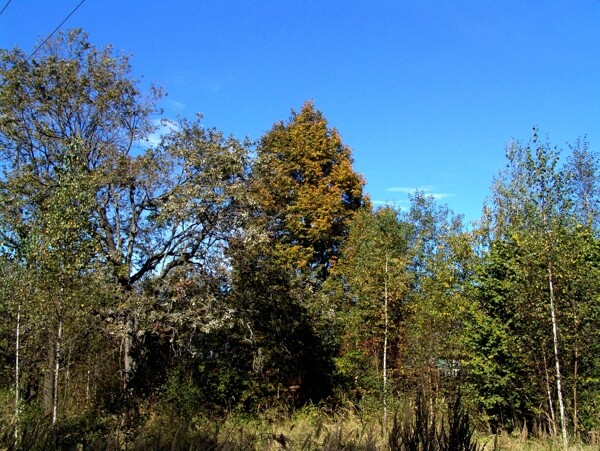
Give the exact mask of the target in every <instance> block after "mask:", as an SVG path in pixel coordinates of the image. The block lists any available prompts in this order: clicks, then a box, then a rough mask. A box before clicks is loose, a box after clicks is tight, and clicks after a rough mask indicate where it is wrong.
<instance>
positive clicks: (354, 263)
mask: <svg viewBox="0 0 600 451" xmlns="http://www.w3.org/2000/svg"><path fill="white" fill-rule="evenodd" d="M409 234H410V227H409V225H408V224H406V223H403V222H401V221H400V220H399V219H398V213H397V212H396V211H395V210H393V209H391V208H384V209H380V210H378V211H377V212H375V213H372V212H370V211H368V210H363V211H361V212H359V213H358V214H357V215H356V216H355V218H354V220H353V221H352V223H351V226H350V234H349V236H348V240H347V242H346V244H345V245H344V247H343V251H342V256H341V258H340V260H339V263H338V265H337V266H336V267H335V268H334V272H333V277H332V279H331V280H330V281H329V283H328V286H327V287H326V288H327V289H328V290H329V291H330V296H332V297H333V296H334V294H335V293H337V296H339V300H338V301H337V306H336V310H337V312H338V321H339V322H340V324H341V326H340V328H341V351H340V355H339V357H338V358H337V359H336V365H337V369H338V373H339V375H340V376H341V377H342V378H343V379H344V380H345V381H346V383H348V384H349V385H350V387H352V390H354V391H355V392H356V394H357V395H358V397H359V399H360V397H362V396H365V395H375V394H382V393H383V391H382V390H383V386H382V383H381V381H382V374H383V368H384V366H385V367H386V372H387V373H389V377H390V379H396V380H397V379H398V376H399V374H400V373H401V372H402V368H399V367H398V363H399V359H398V356H399V354H401V353H404V351H405V349H404V346H403V337H404V330H403V328H402V327H401V324H402V322H403V321H404V320H405V318H406V309H407V306H406V298H407V296H408V293H409V290H410V275H409V273H408V263H409V253H408V239H409ZM384 355H385V358H384ZM388 355H389V357H388ZM384 360H385V361H384ZM384 363H385V365H384ZM387 376H388V374H386V377H387Z"/></svg>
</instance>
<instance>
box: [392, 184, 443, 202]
mask: <svg viewBox="0 0 600 451" xmlns="http://www.w3.org/2000/svg"><path fill="white" fill-rule="evenodd" d="M437 188H438V187H436V186H434V185H422V186H418V187H412V186H392V187H390V188H387V189H386V191H388V192H390V193H404V194H413V193H415V192H417V191H422V192H424V193H425V194H426V195H427V196H432V197H433V198H434V199H438V200H439V199H447V198H449V197H454V194H451V193H443V192H439V191H438V189H437Z"/></svg>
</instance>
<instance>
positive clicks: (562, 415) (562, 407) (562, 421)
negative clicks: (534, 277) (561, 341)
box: [548, 262, 569, 449]
mask: <svg viewBox="0 0 600 451" xmlns="http://www.w3.org/2000/svg"><path fill="white" fill-rule="evenodd" d="M548 286H549V288H550V315H551V317H552V338H553V341H554V360H555V361H556V389H557V395H558V406H559V415H560V428H561V432H562V439H563V445H564V447H565V449H566V448H567V447H568V444H569V442H568V439H567V425H566V418H565V404H564V402H563V391H562V377H561V374H560V358H559V357H560V356H559V352H558V325H557V322H556V308H555V305H554V284H553V277H552V263H551V262H550V264H549V265H548Z"/></svg>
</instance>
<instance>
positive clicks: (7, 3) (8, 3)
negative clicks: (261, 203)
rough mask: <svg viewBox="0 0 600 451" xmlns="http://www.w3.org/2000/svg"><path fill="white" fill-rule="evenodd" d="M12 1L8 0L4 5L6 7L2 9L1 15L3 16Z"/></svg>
mask: <svg viewBox="0 0 600 451" xmlns="http://www.w3.org/2000/svg"><path fill="white" fill-rule="evenodd" d="M10 2H12V0H8V1H7V2H6V5H4V8H2V11H0V16H1V15H2V13H3V12H4V10H5V9H6V7H7V6H8V5H10Z"/></svg>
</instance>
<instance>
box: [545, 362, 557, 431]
mask: <svg viewBox="0 0 600 451" xmlns="http://www.w3.org/2000/svg"><path fill="white" fill-rule="evenodd" d="M544 371H545V372H546V393H547V394H548V408H549V409H550V428H551V430H552V435H556V414H555V413H554V401H553V400H552V391H551V390H550V375H549V374H548V362H547V360H546V351H545V350H544Z"/></svg>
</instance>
